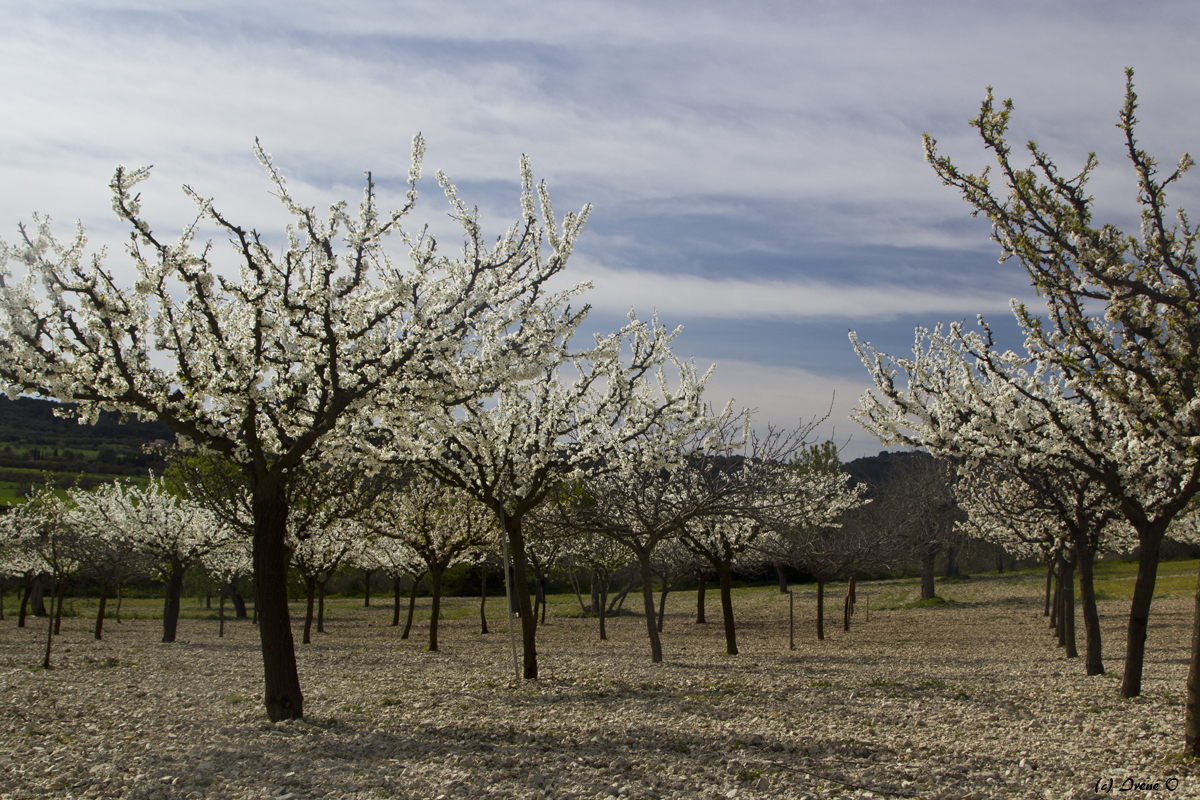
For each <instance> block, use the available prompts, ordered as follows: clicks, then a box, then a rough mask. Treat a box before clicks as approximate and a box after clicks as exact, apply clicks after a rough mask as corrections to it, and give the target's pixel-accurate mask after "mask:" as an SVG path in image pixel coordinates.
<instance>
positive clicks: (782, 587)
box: [775, 559, 788, 594]
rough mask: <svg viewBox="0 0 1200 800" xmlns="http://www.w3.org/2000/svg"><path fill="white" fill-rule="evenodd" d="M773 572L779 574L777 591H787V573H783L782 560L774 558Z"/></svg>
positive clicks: (781, 592)
mask: <svg viewBox="0 0 1200 800" xmlns="http://www.w3.org/2000/svg"><path fill="white" fill-rule="evenodd" d="M775 574H776V575H778V576H779V593H780V594H787V593H788V584H787V575H786V574H785V573H784V566H783V562H782V561H780V560H779V559H775Z"/></svg>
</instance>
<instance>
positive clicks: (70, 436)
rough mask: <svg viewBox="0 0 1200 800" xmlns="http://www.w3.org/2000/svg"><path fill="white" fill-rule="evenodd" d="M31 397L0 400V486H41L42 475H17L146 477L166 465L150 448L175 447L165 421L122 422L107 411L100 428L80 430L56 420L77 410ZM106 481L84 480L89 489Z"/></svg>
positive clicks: (74, 424) (71, 423)
mask: <svg viewBox="0 0 1200 800" xmlns="http://www.w3.org/2000/svg"><path fill="white" fill-rule="evenodd" d="M73 407H74V404H71V403H56V402H54V401H51V400H40V399H36V398H32V397H18V398H17V399H16V400H9V399H8V398H7V397H5V396H3V395H0V481H7V482H14V483H29V482H34V483H38V484H40V483H41V479H40V476H38V477H35V476H33V475H30V474H29V473H20V472H14V470H34V471H37V472H41V471H45V472H55V473H60V474H62V473H74V474H79V473H85V474H87V473H93V474H100V475H108V476H111V475H145V474H146V472H147V471H148V470H151V469H153V470H155V471H156V472H161V471H162V469H163V468H164V467H165V466H166V462H165V461H164V460H163V457H162V454H161V453H160V452H147V450H146V445H148V444H150V443H152V442H155V441H163V442H167V443H172V444H173V443H174V441H175V434H174V433H172V432H171V429H170V428H168V427H167V426H166V425H164V424H163V423H161V422H158V421H154V422H142V421H139V420H137V419H134V418H127V419H126V420H125V421H124V422H123V421H122V420H121V414H119V413H117V412H115V411H102V412H100V418H99V419H98V420H97V421H96V424H95V425H80V424H79V423H78V422H76V421H75V419H74V418H72V417H66V418H63V417H58V416H55V414H54V411H55V409H64V408H73ZM99 480H103V479H90V480H89V479H87V478H84V479H83V480H81V481H80V482H79V483H80V485H83V486H85V487H86V486H87V485H88V484H94V483H95V482H97V481H99Z"/></svg>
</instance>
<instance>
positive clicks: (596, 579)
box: [588, 570, 600, 614]
mask: <svg viewBox="0 0 1200 800" xmlns="http://www.w3.org/2000/svg"><path fill="white" fill-rule="evenodd" d="M599 606H600V575H599V572H598V570H592V607H591V608H589V609H588V611H591V612H592V613H593V614H594V613H596V612H597V611H599V610H600V608H599Z"/></svg>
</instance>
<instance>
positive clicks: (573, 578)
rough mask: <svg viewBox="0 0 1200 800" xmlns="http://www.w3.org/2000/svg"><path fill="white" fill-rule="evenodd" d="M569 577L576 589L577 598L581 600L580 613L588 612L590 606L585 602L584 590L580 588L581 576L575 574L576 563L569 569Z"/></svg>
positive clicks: (572, 586)
mask: <svg viewBox="0 0 1200 800" xmlns="http://www.w3.org/2000/svg"><path fill="white" fill-rule="evenodd" d="M567 577H568V578H569V579H570V581H571V588H572V589H574V590H575V599H576V600H578V601H579V613H581V614H586V613H588V607H587V605H585V604H584V602H583V592H582V591H580V589H579V576H578V575H576V574H575V566H574V565H572V566H571V567H569V568H568V569H567Z"/></svg>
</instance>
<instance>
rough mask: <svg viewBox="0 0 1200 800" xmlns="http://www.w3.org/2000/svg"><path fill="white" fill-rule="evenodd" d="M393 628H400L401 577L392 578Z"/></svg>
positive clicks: (394, 576)
mask: <svg viewBox="0 0 1200 800" xmlns="http://www.w3.org/2000/svg"><path fill="white" fill-rule="evenodd" d="M392 627H393V628H398V627H400V576H399V575H393V576H392Z"/></svg>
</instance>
